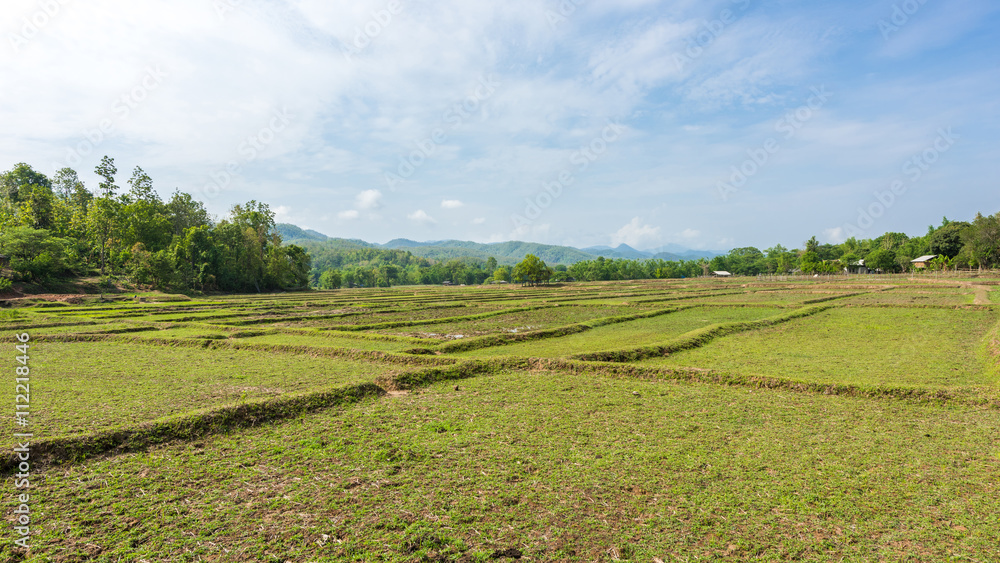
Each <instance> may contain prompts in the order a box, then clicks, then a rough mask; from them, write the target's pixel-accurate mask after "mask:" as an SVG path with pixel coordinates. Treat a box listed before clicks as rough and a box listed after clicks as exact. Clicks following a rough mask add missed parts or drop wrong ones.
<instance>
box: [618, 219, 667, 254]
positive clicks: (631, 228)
mask: <svg viewBox="0 0 1000 563" xmlns="http://www.w3.org/2000/svg"><path fill="white" fill-rule="evenodd" d="M659 240H660V228H659V227H652V226H650V225H643V224H642V221H641V220H640V219H639V218H638V217H633V218H632V220H631V221H629V222H628V223H627V224H626V225H625V226H624V227H622V228H620V229H618V232H616V233H615V234H613V235H611V244H612V246H618V245H619V244H622V243H624V244H627V245H629V246H631V247H633V248H637V247H639V246H643V245H645V246H651V245H654V246H655V244H656V243H657V242H659Z"/></svg>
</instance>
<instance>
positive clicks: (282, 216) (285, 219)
mask: <svg viewBox="0 0 1000 563" xmlns="http://www.w3.org/2000/svg"><path fill="white" fill-rule="evenodd" d="M291 210H292V208H291V207H288V206H287V205H279V206H277V207H275V208H274V209H273V211H274V221H275V222H276V223H290V222H291V221H292V218H291V216H290V215H289V212H290V211H291Z"/></svg>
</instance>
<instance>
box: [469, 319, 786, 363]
mask: <svg viewBox="0 0 1000 563" xmlns="http://www.w3.org/2000/svg"><path fill="white" fill-rule="evenodd" d="M781 311H783V309H775V308H772V307H732V308H715V307H697V308H693V309H686V310H682V311H678V312H676V313H668V314H666V315H662V316H658V317H652V318H649V319H639V320H635V321H628V322H624V323H619V324H613V325H608V326H603V327H598V328H594V329H591V330H588V331H586V332H581V333H578V334H571V335H569V336H563V337H560V338H546V339H544V340H536V341H530V342H522V343H518V344H511V345H508V346H497V347H494V348H485V349H481V350H473V351H470V352H463V353H460V354H457V355H459V356H465V357H480V356H482V357H488V356H529V357H555V356H568V355H571V354H578V353H583V352H594V351H600V350H614V349H619V348H632V347H636V346H645V345H652V344H659V343H662V342H665V341H667V340H669V339H670V338H671V337H674V336H677V335H680V334H683V333H685V332H688V331H690V330H694V329H697V328H701V327H704V326H708V325H710V324H715V323H722V322H733V321H746V320H754V319H760V318H764V317H768V316H771V315H774V314H776V313H778V312H781Z"/></svg>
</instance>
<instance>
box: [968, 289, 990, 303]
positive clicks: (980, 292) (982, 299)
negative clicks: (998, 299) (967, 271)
mask: <svg viewBox="0 0 1000 563" xmlns="http://www.w3.org/2000/svg"><path fill="white" fill-rule="evenodd" d="M971 287H972V289H975V290H976V298H975V300H973V301H972V303H973V305H989V304H990V295H989V292H990V288H989V287H986V286H985V285H972V286H971Z"/></svg>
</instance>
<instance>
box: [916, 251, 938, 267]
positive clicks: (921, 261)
mask: <svg viewBox="0 0 1000 563" xmlns="http://www.w3.org/2000/svg"><path fill="white" fill-rule="evenodd" d="M935 258H937V254H927V255H924V256H921V257H919V258H914V259H913V260H910V264H913V267H914V268H926V267H927V265H928V264H929V263H930V261H931V260H933V259H935Z"/></svg>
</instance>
